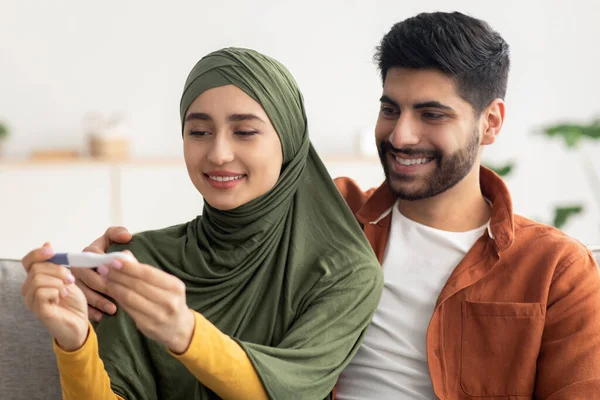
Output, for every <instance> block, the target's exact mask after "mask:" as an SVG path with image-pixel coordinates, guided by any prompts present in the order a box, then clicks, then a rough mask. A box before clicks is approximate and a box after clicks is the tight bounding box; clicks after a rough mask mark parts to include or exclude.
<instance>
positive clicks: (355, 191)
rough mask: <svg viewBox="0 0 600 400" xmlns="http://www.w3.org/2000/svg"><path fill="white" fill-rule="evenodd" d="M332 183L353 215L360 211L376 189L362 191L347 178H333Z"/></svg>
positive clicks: (354, 182)
mask: <svg viewBox="0 0 600 400" xmlns="http://www.w3.org/2000/svg"><path fill="white" fill-rule="evenodd" d="M333 181H334V182H335V185H336V186H337V188H338V190H339V191H340V193H341V194H342V197H344V200H346V203H347V204H348V206H349V207H350V209H351V210H352V212H353V213H354V214H356V213H357V212H358V210H360V208H361V207H362V206H363V204H365V202H366V201H367V200H368V199H369V197H370V196H371V195H372V194H373V192H374V191H375V189H376V188H371V189H369V190H367V191H364V190H362V189H361V187H360V186H359V185H358V184H357V183H356V181H354V180H353V179H351V178H348V177H339V178H335V179H334V180H333Z"/></svg>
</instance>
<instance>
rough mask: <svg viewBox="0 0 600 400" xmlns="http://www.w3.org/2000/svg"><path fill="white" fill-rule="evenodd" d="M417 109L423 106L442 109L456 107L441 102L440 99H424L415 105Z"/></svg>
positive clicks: (451, 109)
mask: <svg viewBox="0 0 600 400" xmlns="http://www.w3.org/2000/svg"><path fill="white" fill-rule="evenodd" d="M413 108H414V109H415V110H419V109H422V108H439V109H440V110H447V111H454V109H453V108H452V107H450V106H447V105H445V104H442V103H440V102H439V101H435V100H432V101H424V102H422V103H417V104H415V105H413Z"/></svg>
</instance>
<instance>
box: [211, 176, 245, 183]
mask: <svg viewBox="0 0 600 400" xmlns="http://www.w3.org/2000/svg"><path fill="white" fill-rule="evenodd" d="M208 177H209V178H210V179H212V180H213V181H217V182H229V181H235V180H237V179H242V178H243V177H244V175H238V176H212V175H208Z"/></svg>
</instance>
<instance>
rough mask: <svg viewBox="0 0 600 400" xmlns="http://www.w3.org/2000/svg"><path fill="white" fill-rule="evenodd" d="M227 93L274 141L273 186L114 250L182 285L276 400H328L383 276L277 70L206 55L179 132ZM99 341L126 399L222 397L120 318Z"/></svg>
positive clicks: (251, 58)
mask: <svg viewBox="0 0 600 400" xmlns="http://www.w3.org/2000/svg"><path fill="white" fill-rule="evenodd" d="M229 84H232V85H235V86H237V87H238V88H240V89H241V90H243V91H244V92H245V93H247V94H248V95H249V96H250V97H252V98H253V99H255V100H256V101H257V102H258V103H260V104H261V105H262V107H263V108H264V110H265V112H266V114H267V115H268V117H269V118H270V120H271V122H272V124H273V126H274V127H275V129H276V131H277V132H278V134H279V137H280V140H281V144H282V149H283V160H284V161H283V166H282V170H281V175H280V178H279V180H278V182H277V184H276V185H275V187H274V188H272V189H271V190H270V191H269V192H267V193H265V194H264V195H262V196H261V197H259V198H257V199H254V200H252V201H250V202H249V203H246V204H244V205H242V206H240V207H238V208H236V209H233V210H230V211H220V210H217V209H215V208H213V207H211V206H210V205H209V204H205V205H204V210H203V214H202V216H199V217H197V218H196V219H194V220H193V221H191V222H188V223H185V224H182V225H177V226H173V227H169V228H166V229H162V230H158V231H148V232H143V233H140V234H137V235H135V236H134V239H133V240H132V241H131V242H130V243H129V244H128V245H126V246H121V245H119V246H113V247H112V248H111V249H110V250H109V251H114V250H122V249H125V248H128V249H130V250H131V251H132V252H133V253H134V254H135V255H136V256H137V258H138V260H139V261H140V262H143V263H147V264H150V265H153V266H156V267H157V268H161V269H162V270H164V271H166V272H168V273H170V274H172V275H175V276H177V277H178V278H179V279H181V280H182V281H183V282H185V284H186V286H187V301H188V305H189V306H190V308H192V309H194V310H196V311H198V312H200V313H201V314H202V315H204V316H205V317H206V318H207V319H208V320H210V321H211V322H212V323H213V324H214V325H215V326H217V327H218V328H219V329H220V330H221V331H222V332H223V333H225V334H227V335H229V336H231V337H232V338H233V339H234V340H236V341H237V342H238V343H239V344H240V346H242V348H243V349H244V350H245V351H246V353H247V354H248V357H249V358H250V360H251V362H252V364H253V365H254V368H255V369H256V371H257V373H258V375H259V377H260V379H261V381H262V383H263V385H264V387H265V389H266V391H267V393H268V394H269V396H270V397H271V398H273V399H283V400H287V399H323V398H328V397H329V396H330V392H331V390H332V388H333V387H334V385H335V383H336V381H337V378H338V375H339V374H340V372H341V371H342V369H343V368H344V367H345V366H346V365H347V364H348V363H349V361H350V360H351V358H352V357H353V356H354V354H355V353H356V351H357V350H358V347H359V345H360V343H361V341H362V338H363V334H364V332H365V330H366V328H367V326H368V324H369V322H370V320H371V318H372V316H373V314H374V312H375V309H376V307H377V304H378V302H379V298H380V295H381V290H382V285H383V277H382V272H381V268H380V266H379V263H378V261H377V259H376V257H375V255H374V253H373V251H372V249H371V247H370V245H369V243H368V242H367V240H366V238H365V237H364V235H363V232H362V230H361V228H360V226H359V225H358V223H357V221H356V219H355V218H354V216H353V214H352V213H351V211H350V210H349V208H348V206H347V205H346V203H345V201H344V199H343V198H342V197H341V195H340V193H339V192H338V190H337V188H336V187H335V185H334V183H333V181H332V179H331V177H330V176H329V174H328V173H327V170H326V168H325V166H324V165H323V163H322V162H321V160H320V159H319V157H318V156H317V154H316V152H315V151H314V149H313V147H312V145H311V143H310V140H309V137H308V129H307V121H306V114H305V110H304V103H303V98H302V94H301V93H300V90H299V89H298V86H297V84H296V82H295V81H294V79H293V78H292V76H291V75H290V73H289V72H288V71H287V70H286V68H285V67H283V66H282V65H281V64H280V63H279V62H277V61H275V60H273V59H271V58H269V57H266V56H264V55H262V54H260V53H257V52H255V51H252V50H247V49H239V48H228V49H223V50H220V51H216V52H214V53H211V54H209V55H207V56H206V57H204V58H203V59H201V60H200V61H199V62H198V63H197V64H196V66H195V67H194V68H193V70H192V71H191V73H190V75H189V77H188V79H187V81H186V83H185V90H184V92H183V96H182V99H181V120H182V124H183V120H184V118H185V115H186V112H187V109H188V107H189V106H190V104H191V103H192V102H193V101H194V99H196V98H197V97H198V96H199V95H201V94H202V93H203V92H204V91H206V90H208V89H211V88H215V87H219V86H223V85H229ZM158 191H160V188H157V193H158ZM97 333H98V337H99V344H100V355H101V357H102V359H103V361H104V364H105V366H106V369H107V371H108V372H109V375H110V378H111V382H112V386H113V390H115V391H116V392H117V393H118V394H120V395H121V396H123V397H125V398H127V399H129V400H131V399H157V398H167V399H213V398H218V397H217V396H216V395H215V394H214V393H213V392H212V391H210V389H208V388H206V387H204V386H203V385H202V383H201V382H198V381H196V380H195V378H194V377H193V376H192V375H191V373H189V372H188V371H187V369H186V368H185V367H184V366H183V365H182V364H180V363H179V362H178V361H177V360H175V359H173V358H172V357H171V356H170V355H169V354H168V353H167V351H166V350H165V349H164V347H163V346H161V345H159V344H157V343H155V342H152V341H151V340H149V339H146V338H145V337H143V335H141V334H140V333H139V332H138V331H137V330H136V328H135V324H134V323H133V321H132V320H131V318H129V317H128V316H127V314H126V313H125V312H123V311H119V312H118V313H117V315H116V316H114V317H110V318H104V319H103V322H101V323H100V324H99V326H98V328H97Z"/></svg>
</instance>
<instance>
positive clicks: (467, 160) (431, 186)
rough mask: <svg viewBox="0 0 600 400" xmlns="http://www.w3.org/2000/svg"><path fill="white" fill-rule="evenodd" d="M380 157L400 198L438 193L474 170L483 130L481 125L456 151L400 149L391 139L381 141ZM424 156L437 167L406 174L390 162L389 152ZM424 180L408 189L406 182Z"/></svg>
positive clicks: (391, 189)
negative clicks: (432, 169)
mask: <svg viewBox="0 0 600 400" xmlns="http://www.w3.org/2000/svg"><path fill="white" fill-rule="evenodd" d="M378 150H379V159H380V160H381V165H382V166H383V172H384V173H385V180H386V182H387V184H388V187H389V188H390V191H391V192H392V194H393V195H394V196H395V197H396V198H397V199H400V200H423V199H427V198H430V197H434V196H437V195H438V194H440V193H443V192H445V191H446V190H448V189H451V188H452V187H454V186H455V185H456V184H458V183H459V182H460V181H461V180H463V179H464V177H465V176H467V175H468V174H469V172H471V170H472V169H473V165H474V164H475V161H476V160H477V155H478V152H479V131H478V130H477V128H476V129H475V130H474V132H473V134H472V135H471V137H470V138H469V142H468V143H467V144H466V146H465V147H463V148H461V149H459V150H457V151H455V152H454V153H452V154H449V155H444V154H442V153H441V152H440V151H438V150H424V149H413V148H405V149H396V148H395V147H394V146H392V144H391V143H390V142H389V141H388V140H383V141H381V142H380V143H379V149H378ZM390 153H392V155H398V156H400V155H402V154H404V155H410V156H415V155H417V156H422V157H424V158H434V160H433V161H431V162H435V163H436V168H435V170H434V171H433V172H431V173H429V174H428V175H426V176H418V175H405V174H400V173H398V172H396V171H394V170H393V169H392V167H391V165H390V160H389V156H388V154H390ZM419 180H420V181H421V183H420V184H419V185H418V187H417V188H414V189H408V188H407V187H403V186H405V185H404V184H405V183H409V184H412V182H415V181H419Z"/></svg>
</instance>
